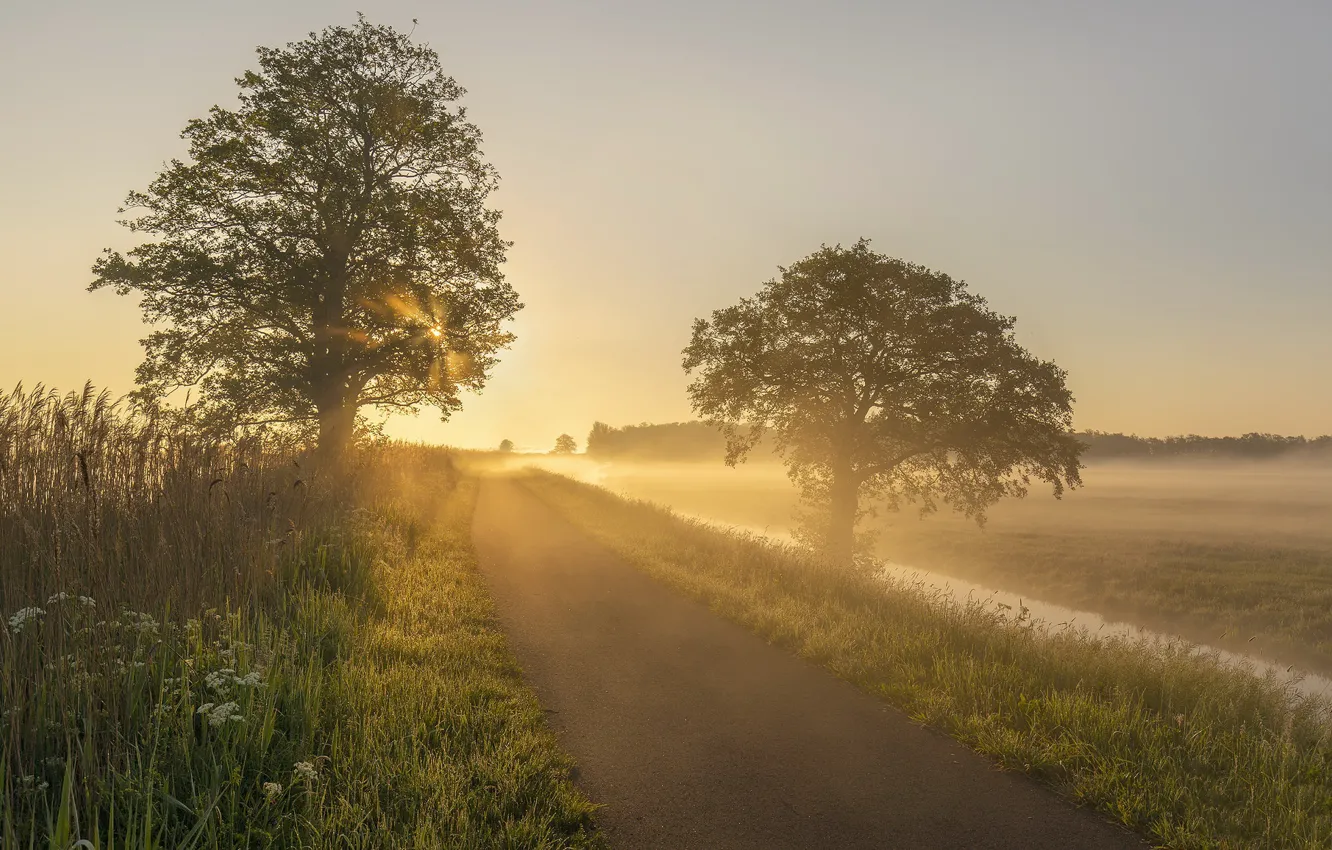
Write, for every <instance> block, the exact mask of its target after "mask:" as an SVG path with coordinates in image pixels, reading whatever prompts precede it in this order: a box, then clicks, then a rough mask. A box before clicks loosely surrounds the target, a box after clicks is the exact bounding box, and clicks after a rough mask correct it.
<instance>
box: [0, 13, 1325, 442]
mask: <svg viewBox="0 0 1332 850" xmlns="http://www.w3.org/2000/svg"><path fill="white" fill-rule="evenodd" d="M368 6H369V4H364V3H358V2H341V0H335V1H334V2H328V0H325V2H319V3H316V2H312V0H289V1H288V2H281V0H265V2H253V0H229V2H227V3H216V2H209V3H194V2H188V0H173V2H135V0H124V2H119V3H114V4H112V3H105V2H101V0H96V2H85V3H74V2H60V0H48V2H42V3H35V2H26V3H19V2H17V0H5V2H3V3H0V79H3V80H4V81H5V83H4V85H3V86H0V387H6V388H7V387H10V386H13V385H14V384H16V383H18V382H20V381H21V382H23V383H24V384H25V385H29V386H30V385H33V384H35V383H38V382H42V383H45V384H47V385H53V386H57V387H60V388H74V387H81V386H82V385H83V383H84V382H85V381H87V380H91V381H93V382H94V383H96V384H97V385H99V386H105V387H108V388H110V389H111V390H112V391H114V392H116V393H122V392H126V391H128V390H130V389H131V388H132V386H133V370H134V366H135V365H136V364H137V362H138V361H139V358H140V348H139V346H138V342H137V341H138V339H139V338H140V337H142V336H143V335H144V333H145V327H144V325H143V324H142V322H141V321H140V318H139V313H138V311H137V307H136V305H135V303H134V301H133V300H132V299H129V298H121V297H117V296H115V295H114V294H113V293H111V292H109V291H101V292H97V293H88V292H86V291H85V287H86V286H87V284H88V282H89V281H90V280H91V277H92V275H91V273H90V271H89V269H90V266H91V265H92V262H93V261H94V260H95V259H96V257H97V255H98V253H99V252H100V251H101V250H102V249H104V248H107V247H113V248H116V249H121V250H123V249H127V248H129V247H132V246H133V245H134V244H135V241H134V238H133V235H132V234H130V233H128V232H127V231H125V230H124V229H123V228H120V227H119V226H118V225H117V224H116V219H117V215H116V210H117V208H118V206H119V205H120V202H121V200H122V199H123V198H124V196H125V194H126V193H127V192H128V191H129V190H131V189H138V188H143V187H145V186H146V185H147V183H148V182H149V181H150V180H151V178H152V177H153V176H154V175H155V174H156V173H157V172H158V171H159V170H160V169H161V167H162V165H163V163H164V162H165V161H166V160H168V159H170V158H171V157H174V156H181V155H183V153H184V144H183V143H182V142H181V140H180V139H179V132H180V130H181V129H182V128H183V127H184V125H185V122H186V121H187V120H189V119H190V118H192V117H196V116H200V115H202V114H203V113H204V112H205V111H206V110H207V109H208V107H210V106H211V105H213V104H215V103H219V104H223V105H231V104H233V103H234V98H235V91H236V88H235V84H234V82H233V80H234V78H235V77H236V76H237V75H239V74H240V73H241V72H242V71H244V70H245V69H247V68H249V67H253V66H254V65H255V64H256V63H255V61H254V48H255V47H256V46H258V45H269V46H274V45H280V44H284V43H286V42H289V41H292V40H295V39H299V38H302V37H304V35H305V34H306V33H308V32H309V31H311V30H315V29H320V28H322V27H324V26H327V25H330V24H348V23H351V22H353V21H354V20H355V14H356V11H357V9H358V7H360V8H362V9H363V10H364V11H366V12H367V13H368V15H369V17H370V19H371V20H372V21H373V22H376V23H385V24H391V25H394V26H397V27H399V28H403V29H410V28H411V27H412V19H413V18H415V19H417V20H418V21H419V23H418V24H417V25H416V28H415V36H414V37H415V38H416V39H418V40H420V41H424V42H427V43H429V44H430V45H431V46H433V47H434V48H435V49H436V50H438V51H439V53H440V55H441V57H442V60H443V63H444V67H445V69H446V70H447V71H448V73H450V74H451V75H452V76H453V77H454V78H455V79H457V80H458V82H459V83H460V84H461V85H463V86H464V87H465V88H466V89H467V90H468V95H467V97H466V98H465V100H464V103H465V104H466V105H467V107H468V109H469V115H470V117H471V119H472V120H473V121H475V122H476V124H477V125H479V126H480V128H481V130H482V131H483V133H484V134H485V143H484V150H485V153H486V156H487V158H488V159H489V160H490V162H491V163H492V164H494V165H495V167H496V168H497V169H498V171H499V173H500V175H501V177H502V181H503V183H502V186H501V188H500V190H499V191H498V192H497V193H496V194H495V195H494V197H493V200H494V204H495V205H496V206H497V207H499V208H500V209H502V210H503V211H504V219H503V222H502V225H501V233H502V235H503V236H504V237H505V238H506V239H509V240H512V241H513V243H514V244H513V248H512V249H511V251H510V254H509V262H508V263H507V265H506V267H505V274H506V276H507V277H508V279H509V281H510V282H511V283H512V284H513V285H514V287H515V288H516V289H517V290H518V292H519V293H520V294H521V296H522V299H523V301H524V302H525V304H526V305H527V306H526V309H525V310H524V311H523V312H522V313H520V314H519V317H518V318H517V320H516V321H515V322H514V323H513V325H512V329H513V330H514V332H515V333H516V334H517V336H518V339H517V341H516V343H515V344H514V345H513V347H512V349H511V350H510V351H508V352H507V353H506V354H505V355H504V357H503V360H502V362H501V363H500V365H499V366H498V367H497V368H496V369H495V371H494V373H493V375H492V377H491V379H490V381H489V383H488V385H487V386H486V388H485V389H484V390H483V391H482V392H481V393H480V394H478V395H474V396H469V397H467V398H466V400H465V402H464V409H463V410H462V412H460V413H458V414H456V415H455V416H454V417H453V418H452V419H450V420H449V421H448V422H447V423H441V422H440V421H439V417H438V415H435V414H432V413H431V412H429V411H424V412H422V413H421V414H420V416H419V417H415V418H396V419H394V420H392V422H391V424H390V432H391V433H393V434H394V435H397V436H401V437H404V438H408V439H415V440H423V441H428V442H442V443H450V444H454V445H464V446H493V445H495V444H497V443H498V442H499V441H500V440H501V439H503V438H509V439H512V440H514V441H515V442H516V443H518V444H519V446H520V447H527V448H534V449H544V448H548V447H549V446H550V445H551V444H552V443H553V441H554V438H555V436H556V435H558V434H559V433H561V432H566V431H567V432H569V433H571V434H573V435H574V436H575V437H577V438H578V440H579V442H580V443H581V442H582V440H583V438H584V436H585V435H586V433H587V431H588V428H589V427H590V425H591V423H592V422H593V421H594V420H601V421H605V422H608V423H611V424H614V425H623V424H630V423H639V422H666V421H677V420H683V419H688V418H691V414H690V410H689V405H688V400H687V398H686V395H685V386H686V384H687V382H688V379H687V377H686V376H685V375H684V373H683V372H682V370H681V368H680V358H681V354H680V352H681V349H682V348H683V347H684V346H685V344H686V343H687V342H688V338H689V329H690V323H691V321H692V320H693V319H694V318H695V317H700V316H706V315H708V314H709V313H710V312H711V311H712V310H714V309H718V308H721V307H724V306H727V305H729V304H731V303H734V302H735V301H736V300H737V299H739V298H740V297H743V296H746V295H750V294H752V293H754V292H755V291H757V290H758V288H759V287H760V286H761V285H762V283H763V282H764V281H765V280H767V279H769V278H771V277H772V276H773V275H774V274H776V272H777V267H778V266H779V265H787V264H790V263H791V262H794V261H795V260H797V259H799V258H800V257H802V256H805V255H806V254H808V253H810V252H812V251H814V250H816V249H817V248H818V247H819V246H820V245H821V244H825V243H826V244H835V243H842V244H849V243H851V242H854V241H855V240H856V239H857V238H858V237H861V236H864V237H868V238H869V239H871V240H873V244H874V247H875V248H876V249H877V250H879V251H882V252H884V253H887V254H890V255H893V256H899V257H902V258H904V259H907V260H910V261H912V262H917V263H922V264H925V265H928V266H931V267H933V268H937V269H939V270H941V271H944V272H947V273H949V274H950V275H952V276H954V277H957V278H962V279H965V280H966V281H967V282H968V284H969V285H970V287H971V288H972V290H973V291H976V292H978V293H980V294H982V295H984V296H985V297H986V298H987V299H989V301H990V303H991V305H992V306H993V307H994V308H996V309H997V310H999V311H1000V312H1003V313H1006V314H1009V315H1014V316H1016V317H1017V319H1018V335H1019V338H1020V340H1021V341H1022V342H1023V343H1024V344H1025V345H1027V346H1028V348H1030V349H1031V350H1032V351H1033V352H1034V353H1035V354H1037V355H1038V356H1040V357H1042V358H1046V359H1053V360H1055V361H1056V362H1058V363H1059V364H1060V365H1061V366H1062V367H1063V368H1064V369H1066V370H1067V371H1068V373H1069V385H1070V387H1071V388H1072V390H1073V392H1074V394H1075V395H1076V397H1077V403H1076V406H1075V418H1076V425H1077V426H1078V427H1079V428H1095V429H1099V430H1108V431H1123V432H1130V433H1138V434H1142V435H1155V436H1160V435H1167V434H1180V433H1199V434H1208V435H1224V434H1238V433H1245V432H1250V431H1265V432H1276V433H1284V434H1306V435H1314V434H1322V433H1328V432H1332V381H1330V380H1329V377H1328V364H1329V363H1332V333H1330V332H1329V322H1330V317H1332V285H1329V284H1330V283H1332V279H1330V278H1332V238H1329V234H1332V156H1329V151H1332V97H1329V96H1328V92H1329V91H1330V90H1332V51H1328V50H1327V49H1326V40H1327V35H1328V33H1329V32H1332V3H1327V2H1326V1H1325V0H1319V1H1318V2H1290V0H1274V2H1270V3H1253V2H1248V0H1245V2H1233V0H1196V1H1195V0H1190V1H1189V2H1186V1H1185V0H1121V2H1115V3H1106V2H1103V0H1094V2H1082V0H1048V2H1031V1H1030V0H1010V2H1005V3H1002V4H1000V3H993V2H988V0H970V1H969V2H961V1H960V0H955V1H954V2H949V0H935V2H930V3H919V2H910V3H908V2H892V0H879V2H846V1H845V0H821V2H794V0H769V2H727V1H726V0H674V2H670V3H666V2H655V3H647V2H634V0H604V2H591V0H571V1H570V2H559V1H558V0H528V2H519V0H488V2H484V3H483V2H474V3H461V2H441V1H440V0H434V1H433V2H398V0H381V2H377V3H375V4H374V5H373V7H372V8H367V7H368Z"/></svg>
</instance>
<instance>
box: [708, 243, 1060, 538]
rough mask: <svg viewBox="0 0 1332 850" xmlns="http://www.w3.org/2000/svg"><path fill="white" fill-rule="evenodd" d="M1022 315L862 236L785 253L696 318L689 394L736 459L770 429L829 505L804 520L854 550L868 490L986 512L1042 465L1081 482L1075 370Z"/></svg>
mask: <svg viewBox="0 0 1332 850" xmlns="http://www.w3.org/2000/svg"><path fill="white" fill-rule="evenodd" d="M1013 325H1014V320H1013V319H1012V318H1010V317H1007V316H1001V315H998V314H997V313H995V312H994V311H992V310H991V309H990V308H989V307H988V306H987V305H986V302H985V300H984V299H983V298H981V297H979V296H977V295H975V294H972V293H971V292H969V291H968V290H967V288H966V285H965V284H964V283H963V282H961V281H957V280H953V279H952V278H950V277H949V276H948V275H946V274H942V273H940V272H935V271H931V270H930V269H927V268H924V267H922V266H918V265H914V264H912V263H907V262H904V261H902V260H899V259H894V258H892V257H887V256H884V255H882V254H879V253H876V252H874V251H872V250H871V249H870V245H869V242H868V241H867V240H864V239H862V240H860V241H859V242H857V243H856V244H855V245H853V246H852V247H850V248H843V247H841V246H840V245H839V246H836V247H832V248H829V247H827V246H824V247H823V248H822V249H821V250H819V251H817V252H815V253H814V254H811V255H810V256H808V257H806V258H804V259H802V260H800V261H799V262H797V263H795V264H794V265H792V266H790V267H789V268H783V269H781V276H780V277H778V278H776V279H774V280H770V281H768V282H767V283H766V284H764V285H763V288H762V289H761V290H760V291H759V293H758V294H757V295H755V296H754V297H752V298H744V299H741V301H740V303H738V304H736V305H735V306H733V307H728V308H726V309H724V310H717V311H715V312H714V313H713V314H712V318H711V319H698V320H696V321H695V322H694V328H693V338H692V340H691V341H690V343H689V346H688V347H687V348H686V349H685V351H684V367H685V370H686V371H687V372H691V373H696V374H695V377H694V380H693V382H692V383H691V384H690V385H689V395H690V399H691V401H692V403H693V406H694V409H695V411H696V412H698V413H699V414H700V415H702V416H704V417H705V418H707V419H708V420H710V421H713V422H716V423H718V424H720V425H721V426H722V428H723V429H724V431H725V433H726V436H727V442H728V451H727V462H728V463H730V464H735V463H737V462H738V461H740V460H743V458H744V456H745V455H746V453H747V452H748V451H749V450H750V449H751V448H752V447H753V446H754V445H755V444H756V443H757V442H758V440H759V439H760V438H761V437H762V435H763V434H764V433H765V432H767V431H769V430H770V431H771V432H773V434H774V435H775V444H776V448H777V450H778V451H779V452H781V453H782V454H783V456H784V457H785V460H786V462H787V465H788V468H789V470H790V472H791V475H792V478H793V479H794V480H795V481H796V482H797V483H798V484H799V485H800V486H801V489H802V491H803V494H804V496H805V498H806V499H807V500H808V501H809V502H810V503H812V505H814V506H816V507H817V508H818V509H819V510H818V511H817V512H816V513H815V517H817V520H816V521H815V522H814V527H813V528H812V529H809V531H812V535H811V536H813V537H814V538H815V539H816V540H817V541H818V542H819V543H820V544H821V545H822V546H824V547H825V548H826V551H827V552H828V554H829V555H830V556H831V557H832V558H834V559H836V560H838V561H840V562H849V561H850V560H851V558H852V555H853V552H854V547H855V540H856V522H857V519H858V517H859V516H860V515H861V514H862V513H863V511H864V510H865V506H866V503H867V502H873V503H875V504H880V505H884V506H886V507H887V508H889V509H893V510H896V509H897V508H898V507H900V506H901V505H902V504H903V503H904V502H914V503H917V504H918V505H919V506H920V507H921V509H922V510H923V511H932V510H935V509H937V506H938V504H939V502H943V503H946V504H948V505H951V506H952V507H953V508H954V509H955V510H957V511H959V512H961V513H963V514H966V515H967V516H970V517H973V518H976V519H977V520H978V521H983V520H984V515H985V510H986V508H987V507H989V506H990V505H992V504H994V503H995V502H996V501H997V500H999V499H1000V498H1002V497H1004V496H1017V497H1020V496H1023V495H1025V494H1026V492H1027V489H1028V486H1029V485H1030V484H1031V481H1032V479H1038V480H1041V481H1045V482H1048V483H1049V484H1051V485H1052V487H1053V490H1054V493H1055V495H1056V496H1058V495H1060V494H1062V492H1063V490H1064V488H1065V487H1066V486H1077V485H1078V484H1080V483H1081V480H1080V478H1079V469H1080V468H1081V464H1080V462H1079V455H1080V454H1081V452H1082V448H1083V446H1082V444H1081V443H1080V442H1079V441H1078V440H1077V439H1076V438H1075V437H1074V436H1073V435H1072V433H1071V432H1070V427H1071V424H1072V402H1073V397H1072V395H1071V394H1070V393H1069V391H1068V388H1067V387H1066V386H1065V383H1064V378H1065V373H1064V372H1063V371H1062V370H1061V369H1059V368H1058V367H1057V366H1056V365H1055V364H1054V363H1052V362H1049V361H1044V360H1039V359H1037V358H1036V357H1034V356H1032V355H1031V354H1029V353H1028V352H1027V351H1026V350H1025V349H1023V347H1022V346H1021V345H1019V344H1018V342H1017V340H1016V339H1015V338H1014V335H1013Z"/></svg>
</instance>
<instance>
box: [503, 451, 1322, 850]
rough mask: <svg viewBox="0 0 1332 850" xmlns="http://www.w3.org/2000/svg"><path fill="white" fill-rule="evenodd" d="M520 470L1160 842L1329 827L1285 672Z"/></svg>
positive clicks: (988, 747)
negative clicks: (1258, 671)
mask: <svg viewBox="0 0 1332 850" xmlns="http://www.w3.org/2000/svg"><path fill="white" fill-rule="evenodd" d="M520 481H521V482H522V483H523V485H524V486H526V487H527V488H528V489H529V490H530V491H531V492H533V493H534V494H536V495H537V496H539V497H540V498H542V499H543V500H544V501H546V502H547V503H549V504H551V505H552V506H554V507H556V508H557V509H558V510H560V511H561V512H563V513H564V514H565V515H566V516H568V517H569V518H570V519H571V520H572V521H573V522H575V523H576V524H578V525H579V526H581V527H582V528H584V529H586V530H587V531H588V532H589V533H591V534H592V535H593V536H595V537H597V538H599V539H600V540H602V541H603V542H604V543H606V544H607V545H608V546H609V547H611V548H612V549H614V550H616V551H618V552H620V553H621V554H622V555H623V556H624V557H626V558H627V559H628V560H630V561H631V562H632V563H634V564H636V565H637V566H639V567H641V568H642V569H644V570H645V571H647V572H648V573H650V574H652V575H654V576H656V577H658V578H660V579H662V580H663V581H666V582H668V583H670V584H672V585H674V586H676V587H678V588H680V589H682V590H684V591H685V592H687V593H689V594H690V595H692V596H694V597H696V598H698V599H700V600H702V601H704V602H706V603H707V604H708V605H710V606H711V607H712V608H713V609H714V610H716V611H717V612H718V613H720V614H722V615H723V616H726V617H729V618H731V619H733V620H735V621H737V622H739V623H741V624H743V625H746V626H748V627H750V628H752V629H754V630H755V631H757V632H759V633H760V634H762V635H764V636H765V637H767V638H768V639H769V640H771V641H773V642H775V643H778V644H781V645H783V646H786V647H788V648H790V649H792V650H793V651H795V652H797V653H799V654H800V655H802V656H804V657H806V658H808V659H810V660H812V661H814V662H816V663H819V664H822V665H824V666H826V667H827V668H828V669H830V670H831V671H832V672H834V673H836V674H837V675H839V676H841V677H843V678H846V679H848V680H850V681H852V682H854V683H856V684H857V685H859V686H860V687H861V688H863V689H865V690H866V691H868V692H870V693H873V694H876V695H879V696H881V697H882V698H884V699H886V700H887V701H889V702H891V703H893V704H895V705H897V706H899V707H900V708H901V709H903V710H904V711H906V712H907V713H908V714H910V715H911V716H912V717H913V718H915V719H917V720H919V721H920V722H922V723H926V724H929V725H931V726H934V727H936V728H938V729H941V730H943V731H945V732H947V733H949V734H951V735H953V736H955V737H957V738H958V739H960V740H961V741H963V742H965V743H967V744H969V745H971V746H972V747H974V748H976V749H977V750H979V751H981V752H983V753H986V754H988V755H990V756H991V757H993V758H994V759H995V760H996V761H997V762H999V763H1000V764H1001V765H1003V766H1004V767H1006V768H1010V769H1014V770H1020V771H1024V772H1027V773H1030V774H1032V775H1034V776H1036V777H1038V778H1039V779H1041V780H1042V781H1044V782H1046V783H1048V784H1050V785H1051V786H1053V787H1055V788H1056V789H1058V790H1059V791H1060V792H1062V793H1064V794H1066V795H1067V796H1069V797H1070V798H1071V799H1073V800H1075V801H1077V802H1079V803H1083V804H1086V805H1090V806H1094V807H1096V808H1097V809H1100V810H1101V811H1102V812H1104V813H1105V814H1106V815H1108V816H1109V817H1111V818H1113V819H1114V820H1116V821H1119V822H1121V823H1123V824H1125V825H1126V826H1129V827H1131V828H1133V829H1134V830H1136V831H1138V832H1140V833H1141V834H1142V835H1144V836H1147V837H1149V838H1151V839H1152V840H1154V841H1155V842H1158V843H1159V844H1161V845H1163V846H1167V847H1174V848H1200V849H1201V848H1234V850H1239V848H1323V847H1329V846H1332V722H1330V720H1329V708H1330V706H1329V704H1328V703H1327V702H1325V701H1322V700H1318V699H1309V698H1304V697H1302V696H1301V695H1300V694H1299V693H1298V692H1297V691H1295V690H1294V689H1292V688H1291V687H1290V686H1289V685H1288V684H1287V683H1283V682H1280V681H1277V680H1276V679H1274V678H1260V677H1258V676H1255V675H1251V674H1250V673H1249V672H1247V671H1244V670H1239V669H1235V668H1232V667H1230V666H1228V665H1226V664H1225V663H1223V662H1222V661H1221V660H1220V659H1219V658H1217V657H1215V656H1212V655H1200V654H1199V653H1198V652H1196V651H1195V650H1194V648H1193V647H1191V646H1189V645H1187V644H1183V643H1151V642H1140V641H1131V640H1108V641H1102V640H1097V639H1096V636H1095V635H1089V634H1086V633H1084V632H1082V631H1077V630H1067V629H1065V630H1055V629H1051V628H1048V627H1045V626H1042V625H1039V624H1037V623H1034V622H1033V621H1032V619H1031V617H1030V616H1029V615H1028V614H1027V613H1026V612H1024V611H1012V610H1004V609H1002V608H999V607H996V606H994V605H987V604H984V603H983V602H982V601H973V602H972V603H971V604H966V605H957V604H955V603H953V602H952V601H951V599H949V598H946V597H944V596H943V595H941V594H939V593H938V592H931V591H930V590H928V589H926V588H924V587H922V586H919V585H911V584H904V583H895V584H894V583H885V582H883V581H881V580H880V579H878V578H875V577H873V576H871V575H868V574H861V573H853V572H850V571H846V570H839V569H833V568H829V567H828V566H827V565H825V564H823V563H821V562H820V561H818V560H817V559H814V558H811V557H808V556H806V555H805V554H803V553H802V552H801V551H799V550H795V549H792V548H790V547H785V546H781V545H777V544H773V543H770V542H768V541H766V540H764V539H761V538H756V537H750V536H746V535H739V534H734V533H730V532H726V531H721V530H718V529H716V528H714V527H712V526H708V525H705V524H702V523H698V522H694V521H690V520H686V519H682V518H680V517H677V516H675V515H673V514H671V513H670V512H669V511H667V510H664V509H662V508H659V507H656V506H654V505H651V504H649V503H645V502H630V501H626V500H624V499H621V498H619V497H617V496H615V495H613V494H611V493H609V492H606V491H604V490H600V489H598V488H594V487H591V486H588V485H585V484H579V483H576V482H574V481H571V480H569V479H565V478H561V477H559V476H554V475H550V474H546V473H538V474H532V475H529V476H527V477H524V478H521V479H520ZM885 769H891V766H885Z"/></svg>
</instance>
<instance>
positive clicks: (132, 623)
mask: <svg viewBox="0 0 1332 850" xmlns="http://www.w3.org/2000/svg"><path fill="white" fill-rule="evenodd" d="M120 619H121V620H122V621H124V623H125V625H127V626H129V627H130V628H134V629H138V631H139V634H144V635H153V636H156V635H157V633H158V628H159V626H158V623H157V619H156V618H154V617H153V615H152V614H141V613H139V612H138V611H129V610H125V611H121V612H120Z"/></svg>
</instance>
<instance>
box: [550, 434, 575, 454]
mask: <svg viewBox="0 0 1332 850" xmlns="http://www.w3.org/2000/svg"><path fill="white" fill-rule="evenodd" d="M576 451H578V443H577V442H575V441H574V438H573V437H570V436H569V435H568V434H561V435H559V436H558V437H556V438H555V450H554V451H553V452H551V453H552V454H557V455H571V454H573V453H574V452H576Z"/></svg>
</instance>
